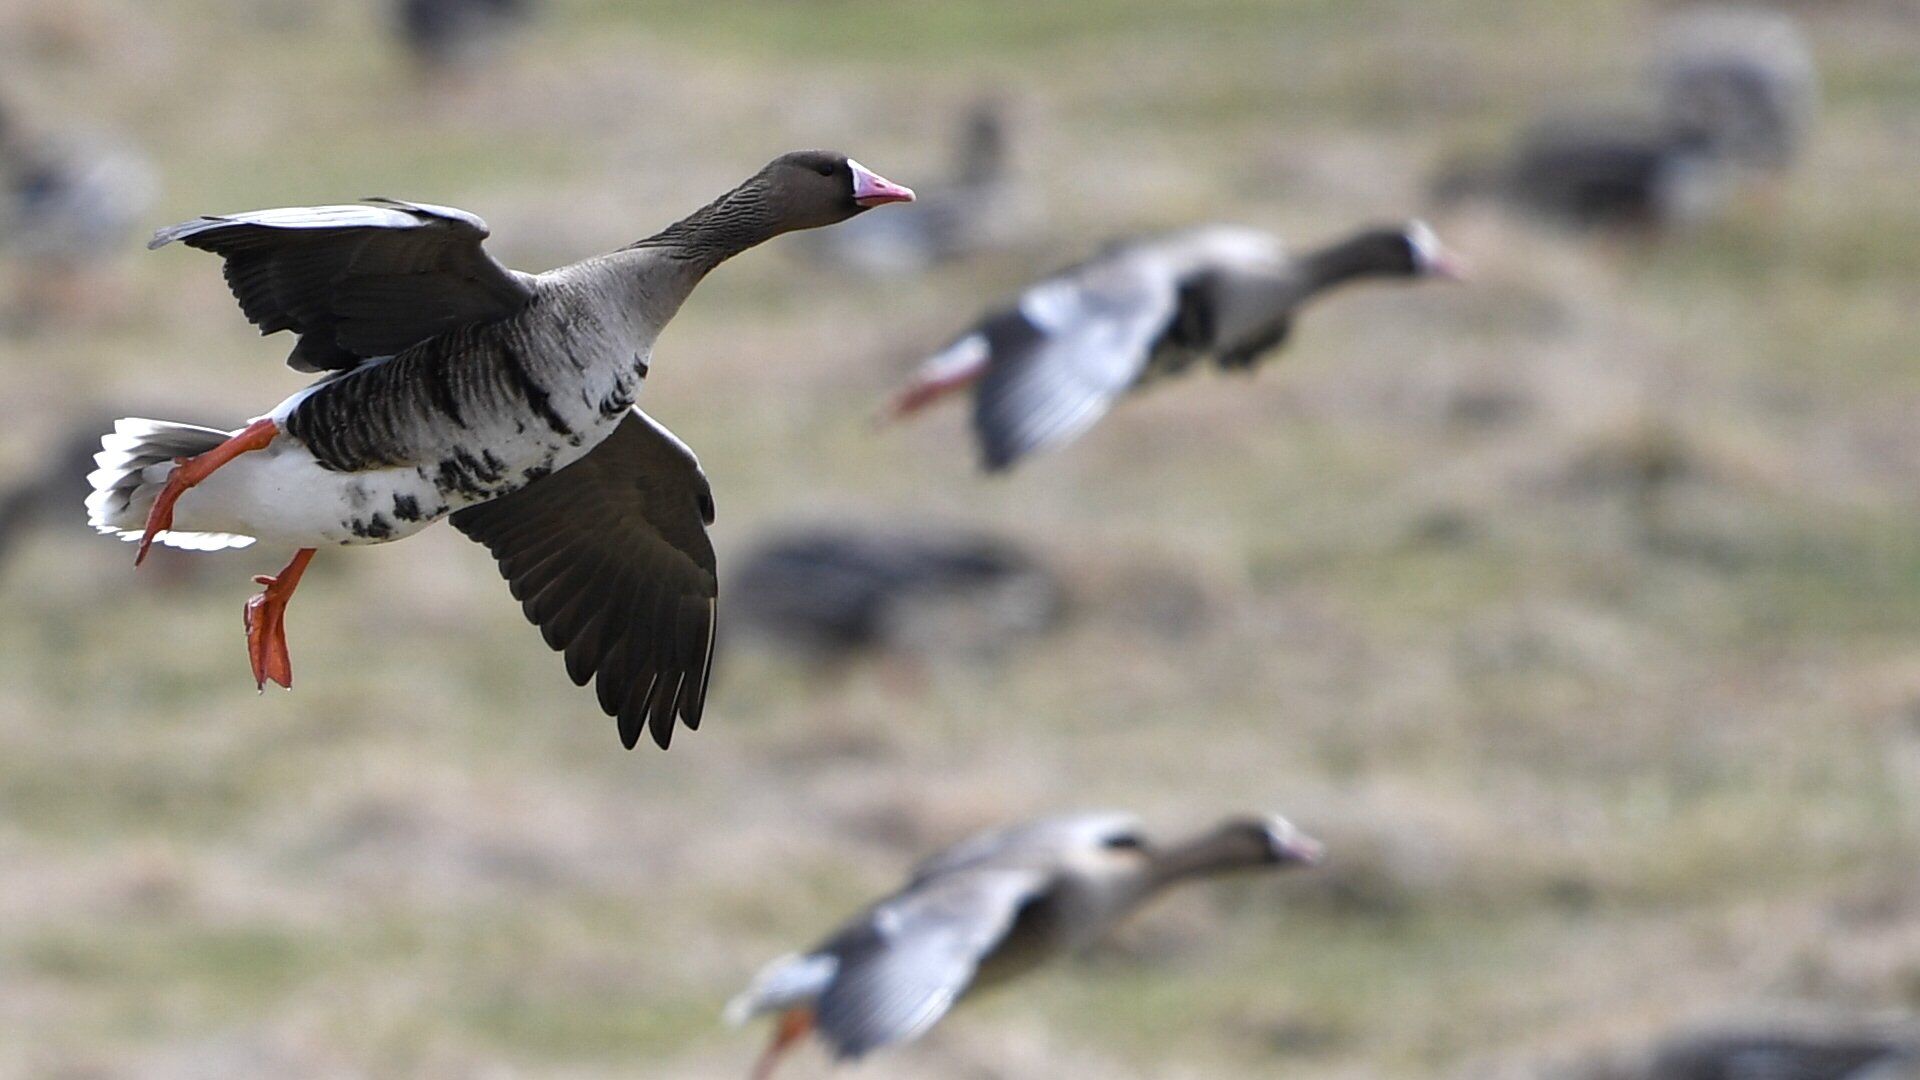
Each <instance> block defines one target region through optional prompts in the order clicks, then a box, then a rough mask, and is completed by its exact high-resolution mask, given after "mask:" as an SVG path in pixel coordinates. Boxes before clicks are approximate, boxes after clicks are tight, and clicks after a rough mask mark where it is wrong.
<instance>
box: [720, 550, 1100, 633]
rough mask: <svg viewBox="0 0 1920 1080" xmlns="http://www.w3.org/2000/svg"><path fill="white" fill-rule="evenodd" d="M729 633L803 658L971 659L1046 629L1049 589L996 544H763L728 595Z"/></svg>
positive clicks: (1039, 571)
mask: <svg viewBox="0 0 1920 1080" xmlns="http://www.w3.org/2000/svg"><path fill="white" fill-rule="evenodd" d="M727 591H728V595H729V596H731V597H733V600H732V601H731V609H730V610H731V624H732V625H734V626H738V627H740V628H741V630H742V631H743V632H745V633H748V634H752V635H754V636H756V637H760V638H763V639H767V640H771V641H775V642H779V643H782V644H785V645H789V646H792V647H795V648H797V649H800V650H803V651H805V652H808V653H812V654H816V655H825V656H846V655H850V654H853V653H856V652H861V651H867V650H898V651H921V652H938V653H943V654H949V655H950V654H955V653H960V654H981V653H989V652H995V651H999V650H1003V649H1005V648H1007V647H1008V646H1009V645H1011V644H1013V643H1016V642H1019V641H1023V640H1026V639H1027V638H1030V637H1033V636H1035V635H1037V634H1040V633H1043V632H1045V631H1046V630H1048V629H1050V628H1052V627H1053V626H1054V625H1055V624H1056V623H1058V621H1059V619H1060V615H1061V612H1062V611H1063V609H1064V607H1065V604H1064V600H1063V596H1062V589H1061V587H1060V584H1059V582H1058V580H1057V579H1055V577H1054V576H1053V575H1052V574H1050V573H1049V572H1047V571H1046V570H1045V569H1044V568H1043V567H1041V566H1040V565H1039V563H1038V562H1036V561H1035V560H1034V559H1033V558H1032V557H1030V556H1028V555H1027V554H1026V553H1024V552H1022V551H1020V550H1019V549H1017V548H1015V547H1014V546H1013V545H1011V544H1009V543H1007V542H1006V541H1003V540H1000V539H997V538H994V537H990V536H984V535H981V534H978V533H964V532H951V531H939V532H936V531H933V530H931V529H920V530H909V529H887V528H858V527H847V526H826V527H818V528H801V529H793V530H789V531H785V532H781V533H778V534H776V535H773V536H770V537H767V538H766V539H764V540H763V541H761V542H760V544H758V545H757V546H756V547H755V548H754V549H753V550H752V551H751V552H750V553H749V554H748V555H746V556H745V557H744V558H743V559H742V560H741V561H740V571H739V573H738V574H737V575H735V576H734V578H733V579H732V581H730V582H729V583H728V587H727Z"/></svg>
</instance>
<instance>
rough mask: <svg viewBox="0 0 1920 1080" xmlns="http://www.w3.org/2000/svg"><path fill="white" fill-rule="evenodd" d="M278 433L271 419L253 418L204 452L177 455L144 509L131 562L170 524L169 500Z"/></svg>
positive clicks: (261, 446) (136, 561)
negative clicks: (144, 523) (144, 525)
mask: <svg viewBox="0 0 1920 1080" xmlns="http://www.w3.org/2000/svg"><path fill="white" fill-rule="evenodd" d="M279 434H280V428H279V425H277V424H275V423H274V422H273V420H272V419H270V418H269V419H265V420H255V421H254V422H253V423H251V424H248V425H247V426H246V427H244V428H241V429H240V430H239V431H237V432H235V433H234V436H233V438H231V439H228V440H227V441H226V442H223V443H221V444H220V445H219V446H216V447H214V448H213V449H211V450H208V451H207V452H206V453H204V454H195V455H194V456H193V457H190V458H179V459H177V460H175V461H174V463H173V472H172V473H170V474H169V475H168V476H167V485H166V486H165V487H163V488H161V489H160V494H159V496H157V497H156V498H155V499H154V500H153V509H151V510H149V511H147V531H146V533H145V534H144V535H142V536H141V537H140V551H139V553H137V554H136V555H134V557H133V565H135V566H139V565H140V564H141V563H143V562H145V561H146V559H147V549H148V548H150V547H152V546H153V538H154V537H155V536H157V535H159V534H160V533H163V532H165V531H167V530H168V529H171V528H172V527H173V504H174V503H176V502H179V501H180V496H182V495H185V494H186V493H187V491H188V489H190V488H192V487H193V486H194V485H196V484H199V483H201V482H202V481H204V480H206V478H207V477H209V476H212V475H213V472H214V470H215V469H218V468H219V467H220V466H222V465H225V464H226V463H227V462H229V461H232V460H233V459H234V458H237V457H239V456H240V455H241V454H244V453H247V452H248V451H251V450H264V449H266V448H267V444H269V443H271V442H273V440H274V437H275V436H277V435H279Z"/></svg>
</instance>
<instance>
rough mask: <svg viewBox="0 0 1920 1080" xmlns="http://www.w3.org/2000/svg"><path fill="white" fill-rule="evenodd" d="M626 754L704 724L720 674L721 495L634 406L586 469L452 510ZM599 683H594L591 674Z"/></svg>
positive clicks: (580, 466) (687, 454)
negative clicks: (716, 498)
mask: <svg viewBox="0 0 1920 1080" xmlns="http://www.w3.org/2000/svg"><path fill="white" fill-rule="evenodd" d="M451 520H452V521H453V525H454V528H457V529H459V530H460V531H461V532H463V533H465V534H467V535H468V536H470V537H472V538H473V539H475V540H478V541H479V542H480V543H482V544H485V545H486V547H487V550H488V551H490V552H492V554H493V557H494V558H495V559H496V560H498V561H499V564H500V572H501V574H502V575H503V576H505V577H506V579H507V584H508V586H509V587H510V588H511V589H512V591H513V596H514V599H516V600H519V601H520V603H521V606H522V607H523V608H524V609H525V611H526V613H527V618H528V619H530V620H532V621H533V623H534V625H536V626H538V627H539V628H540V633H541V636H542V637H544V638H545V639H546V642H547V645H548V646H549V647H551V648H553V649H555V650H557V651H560V652H563V653H565V654H566V663H567V674H568V675H569V676H570V677H572V679H573V681H574V683H575V684H576V685H579V686H585V685H586V684H587V680H588V679H590V678H592V679H594V680H595V684H594V689H595V691H596V692H597V694H598V696H599V700H600V707H601V708H602V709H604V710H606V712H607V715H609V716H613V717H615V718H617V719H618V720H619V723H620V741H621V742H622V743H624V744H625V745H626V746H627V748H628V749H632V748H633V746H634V744H635V743H637V742H639V740H640V732H641V729H642V728H646V729H649V730H651V731H652V733H653V739H654V741H655V742H656V743H658V744H659V745H660V746H661V748H662V749H664V748H665V747H666V746H667V743H668V741H669V740H670V739H671V738H672V735H673V722H674V718H675V717H676V716H677V717H679V718H680V719H681V720H682V721H684V722H685V723H686V725H687V727H689V728H697V727H699V726H700V713H701V711H702V709H703V708H704V707H705V705H706V697H707V683H708V680H709V678H710V677H711V675H712V670H713V629H714V610H715V598H716V597H717V596H718V593H719V589H718V585H717V580H716V578H715V574H714V558H713V545H712V543H711V542H710V541H709V540H708V538H707V530H706V526H707V525H709V524H711V523H712V521H713V499H712V495H711V493H710V491H709V489H708V487H707V479H706V476H705V475H704V474H703V473H701V471H700V464H699V462H698V461H696V460H695V459H694V456H693V453H692V452H691V451H689V450H688V449H687V448H686V446H685V444H683V443H681V442H680V440H678V439H676V438H674V437H673V435H672V433H671V432H669V431H667V430H666V429H665V428H663V427H661V426H659V425H658V424H656V423H654V422H653V420H652V419H650V418H649V417H647V415H646V414H644V413H641V412H638V411H635V412H633V413H632V414H630V415H629V416H628V417H627V418H626V419H625V420H623V421H621V423H620V426H619V427H617V428H615V429H614V432H613V434H612V435H610V436H608V437H607V438H606V440H605V441H603V442H602V443H601V444H600V445H599V446H596V447H594V448H593V450H591V451H589V452H588V454H587V455H586V456H585V457H583V458H581V459H580V460H578V461H576V462H574V463H573V464H571V465H568V466H567V467H566V468H564V469H561V470H559V471H558V472H555V473H554V474H553V475H551V476H547V477H544V478H542V479H539V480H536V481H534V482H533V483H531V484H529V485H527V486H526V487H524V488H522V489H520V490H519V491H516V492H514V493H513V494H511V495H504V496H502V497H500V498H498V499H494V500H493V501H491V502H486V503H481V504H480V505H478V506H471V507H468V508H466V509H464V510H461V511H458V512H457V513H455V514H454V515H453V517H452V519H451ZM596 676H597V677H596Z"/></svg>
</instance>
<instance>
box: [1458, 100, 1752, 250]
mask: <svg viewBox="0 0 1920 1080" xmlns="http://www.w3.org/2000/svg"><path fill="white" fill-rule="evenodd" d="M1730 179H1731V177H1730V176H1729V175H1728V173H1727V172H1726V170H1725V169H1724V168H1723V167H1722V163H1721V162H1720V160H1719V159H1718V157H1717V156H1716V154H1715V153H1714V150H1713V146H1712V143H1711V142H1710V140H1709V139H1708V138H1707V137H1706V136H1705V135H1704V134H1703V133H1700V132H1697V131H1691V130H1686V129H1681V128H1676V127H1673V126H1672V125H1669V124H1667V123H1665V122H1662V121H1657V120H1646V119H1641V118H1636V117H1631V116H1590V117H1577V118H1576V117H1565V118H1556V119H1552V120H1546V121H1542V122H1540V123H1538V124H1536V125H1534V126H1533V127H1531V128H1529V129H1528V130H1527V131H1526V132H1525V133H1524V134H1522V135H1521V137H1520V138H1519V140H1518V141H1517V142H1516V143H1515V144H1514V146H1513V147H1512V149H1511V150H1510V151H1509V152H1508V153H1507V155H1506V156H1505V157H1503V158H1500V159H1497V160H1483V161H1468V162H1464V163H1458V164H1455V165H1453V166H1451V167H1449V168H1448V169H1446V170H1444V171H1443V172H1442V173H1441V175H1440V176H1439V177H1438V178H1436V180H1435V181H1434V184H1433V195H1434V198H1435V200H1436V201H1438V202H1440V203H1441V204H1443V205H1451V204H1455V203H1459V202H1464V201H1467V200H1487V201H1492V202H1497V203H1501V204H1504V205H1507V206H1511V207H1513V208H1515V209H1517V210H1520V211H1523V212H1525V213H1527V214H1530V215H1532V216H1534V217H1536V218H1539V219H1541V220H1543V221H1549V222H1554V223H1557V224H1561V225H1566V226H1569V227H1571V228H1574V229H1614V230H1634V231H1642V232H1647V231H1654V230H1661V229H1670V228H1676V227H1681V226H1686V225H1690V224H1693V223H1696V222H1698V221H1700V220H1702V219H1704V218H1706V217H1708V216H1709V215H1711V214H1712V213H1713V212H1714V211H1715V210H1716V209H1718V208H1719V206H1720V205H1721V204H1722V203H1723V202H1725V201H1726V198H1727V196H1728V194H1729V187H1728V183H1729V180H1730Z"/></svg>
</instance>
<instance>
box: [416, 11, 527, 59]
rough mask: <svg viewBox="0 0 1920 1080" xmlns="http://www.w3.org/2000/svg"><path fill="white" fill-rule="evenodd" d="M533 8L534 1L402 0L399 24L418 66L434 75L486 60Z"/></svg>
mask: <svg viewBox="0 0 1920 1080" xmlns="http://www.w3.org/2000/svg"><path fill="white" fill-rule="evenodd" d="M532 11H533V0H398V2H397V3H396V4H395V5H394V28H395V30H396V31H398V33H399V35H400V42H401V44H402V45H404V46H406V49H407V52H408V53H409V54H411V55H412V57H413V60H414V63H415V65H416V66H418V67H419V68H420V69H421V71H422V72H424V73H426V74H429V75H432V74H437V73H441V72H447V71H451V70H453V69H455V68H458V67H461V66H464V65H468V64H471V63H473V62H475V61H476V60H478V59H480V58H481V55H482V54H483V53H485V52H486V50H487V48H488V46H490V45H492V44H493V43H494V42H495V41H496V40H498V38H499V37H500V36H501V35H502V34H504V33H505V32H506V31H508V30H510V29H512V28H513V27H514V26H516V25H517V24H519V23H521V22H524V21H526V19H527V17H528V16H529V15H530V14H531V13H532Z"/></svg>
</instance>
